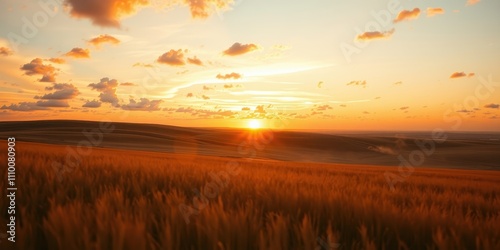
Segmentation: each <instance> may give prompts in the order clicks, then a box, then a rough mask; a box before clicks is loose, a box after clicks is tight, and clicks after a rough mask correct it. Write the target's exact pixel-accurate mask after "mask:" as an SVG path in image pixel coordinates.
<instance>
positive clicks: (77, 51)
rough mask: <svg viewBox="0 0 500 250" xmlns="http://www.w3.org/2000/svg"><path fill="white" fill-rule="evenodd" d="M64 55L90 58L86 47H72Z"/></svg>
mask: <svg viewBox="0 0 500 250" xmlns="http://www.w3.org/2000/svg"><path fill="white" fill-rule="evenodd" d="M64 55H65V56H69V57H74V58H90V51H89V50H88V49H82V48H73V49H71V50H70V51H68V52H67V53H66V54H64Z"/></svg>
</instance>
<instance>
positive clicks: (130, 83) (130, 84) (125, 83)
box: [120, 82, 137, 87]
mask: <svg viewBox="0 0 500 250" xmlns="http://www.w3.org/2000/svg"><path fill="white" fill-rule="evenodd" d="M120 86H126V87H130V86H137V84H135V83H133V82H122V83H120Z"/></svg>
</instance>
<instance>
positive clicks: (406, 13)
mask: <svg viewBox="0 0 500 250" xmlns="http://www.w3.org/2000/svg"><path fill="white" fill-rule="evenodd" d="M419 16H420V9H419V8H414V9H413V10H402V11H401V12H399V14H398V16H397V17H396V19H394V23H398V22H401V21H405V20H406V21H409V20H414V19H417V18H418V17H419Z"/></svg>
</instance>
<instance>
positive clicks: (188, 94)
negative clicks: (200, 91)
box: [186, 93, 194, 97]
mask: <svg viewBox="0 0 500 250" xmlns="http://www.w3.org/2000/svg"><path fill="white" fill-rule="evenodd" d="M193 96H194V95H193V93H187V95H186V97H193Z"/></svg>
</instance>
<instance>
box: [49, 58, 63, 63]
mask: <svg viewBox="0 0 500 250" xmlns="http://www.w3.org/2000/svg"><path fill="white" fill-rule="evenodd" d="M47 61H49V62H53V63H57V64H64V63H66V60H64V59H63V58H59V57H55V58H50V59H47Z"/></svg>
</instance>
